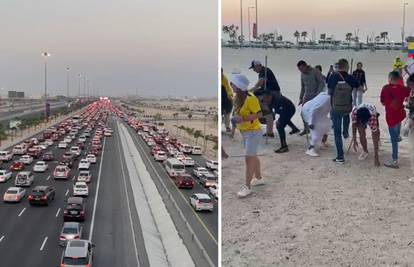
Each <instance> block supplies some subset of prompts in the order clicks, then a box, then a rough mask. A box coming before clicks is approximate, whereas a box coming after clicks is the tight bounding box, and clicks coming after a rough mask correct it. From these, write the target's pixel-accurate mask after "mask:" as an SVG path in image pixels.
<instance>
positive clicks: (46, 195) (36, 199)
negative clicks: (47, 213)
mask: <svg viewBox="0 0 414 267" xmlns="http://www.w3.org/2000/svg"><path fill="white" fill-rule="evenodd" d="M55 194H56V192H55V189H54V188H53V187H51V186H47V185H38V186H36V187H35V188H33V190H32V192H31V193H30V194H29V196H28V197H27V199H28V200H29V204H30V205H46V206H48V205H49V204H50V202H52V201H53V200H54V199H55Z"/></svg>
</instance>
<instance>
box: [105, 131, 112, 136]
mask: <svg viewBox="0 0 414 267" xmlns="http://www.w3.org/2000/svg"><path fill="white" fill-rule="evenodd" d="M104 136H105V137H111V136H112V133H111V132H109V131H105V133H104Z"/></svg>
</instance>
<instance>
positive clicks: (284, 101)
mask: <svg viewBox="0 0 414 267" xmlns="http://www.w3.org/2000/svg"><path fill="white" fill-rule="evenodd" d="M269 108H270V109H271V110H274V111H275V113H276V114H282V113H285V112H292V111H294V110H295V105H294V104H293V103H292V101H290V99H289V98H287V97H285V96H282V95H279V96H276V97H275V96H273V98H272V102H271V103H270V104H269Z"/></svg>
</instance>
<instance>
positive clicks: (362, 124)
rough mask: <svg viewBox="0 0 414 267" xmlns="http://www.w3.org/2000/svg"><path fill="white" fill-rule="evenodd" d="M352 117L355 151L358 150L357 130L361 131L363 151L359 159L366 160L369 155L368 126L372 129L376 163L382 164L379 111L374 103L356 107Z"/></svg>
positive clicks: (376, 164)
mask: <svg viewBox="0 0 414 267" xmlns="http://www.w3.org/2000/svg"><path fill="white" fill-rule="evenodd" d="M351 117H352V142H353V147H354V150H355V152H356V151H357V150H358V141H357V131H358V133H359V141H360V142H361V146H362V150H363V151H362V152H361V155H359V157H358V159H359V160H365V159H366V158H367V157H368V146H367V135H366V128H367V126H369V128H370V129H371V136H372V142H373V144H374V164H375V166H377V167H378V166H380V162H379V159H378V148H379V140H380V127H379V121H378V117H379V113H378V112H377V109H376V107H375V106H374V105H370V104H366V103H362V104H361V105H359V106H358V107H354V109H353V110H352V113H351Z"/></svg>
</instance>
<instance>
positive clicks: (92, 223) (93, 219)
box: [89, 138, 106, 242]
mask: <svg viewBox="0 0 414 267" xmlns="http://www.w3.org/2000/svg"><path fill="white" fill-rule="evenodd" d="M105 144H106V138H105V139H104V141H103V146H102V155H101V162H100V163H99V173H98V182H97V184H96V194H95V200H94V203H93V212H92V220H91V226H90V228H89V241H90V242H92V236H93V228H94V225H95V213H96V205H97V203H98V195H99V185H100V184H101V174H102V161H103V158H104V154H105Z"/></svg>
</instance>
